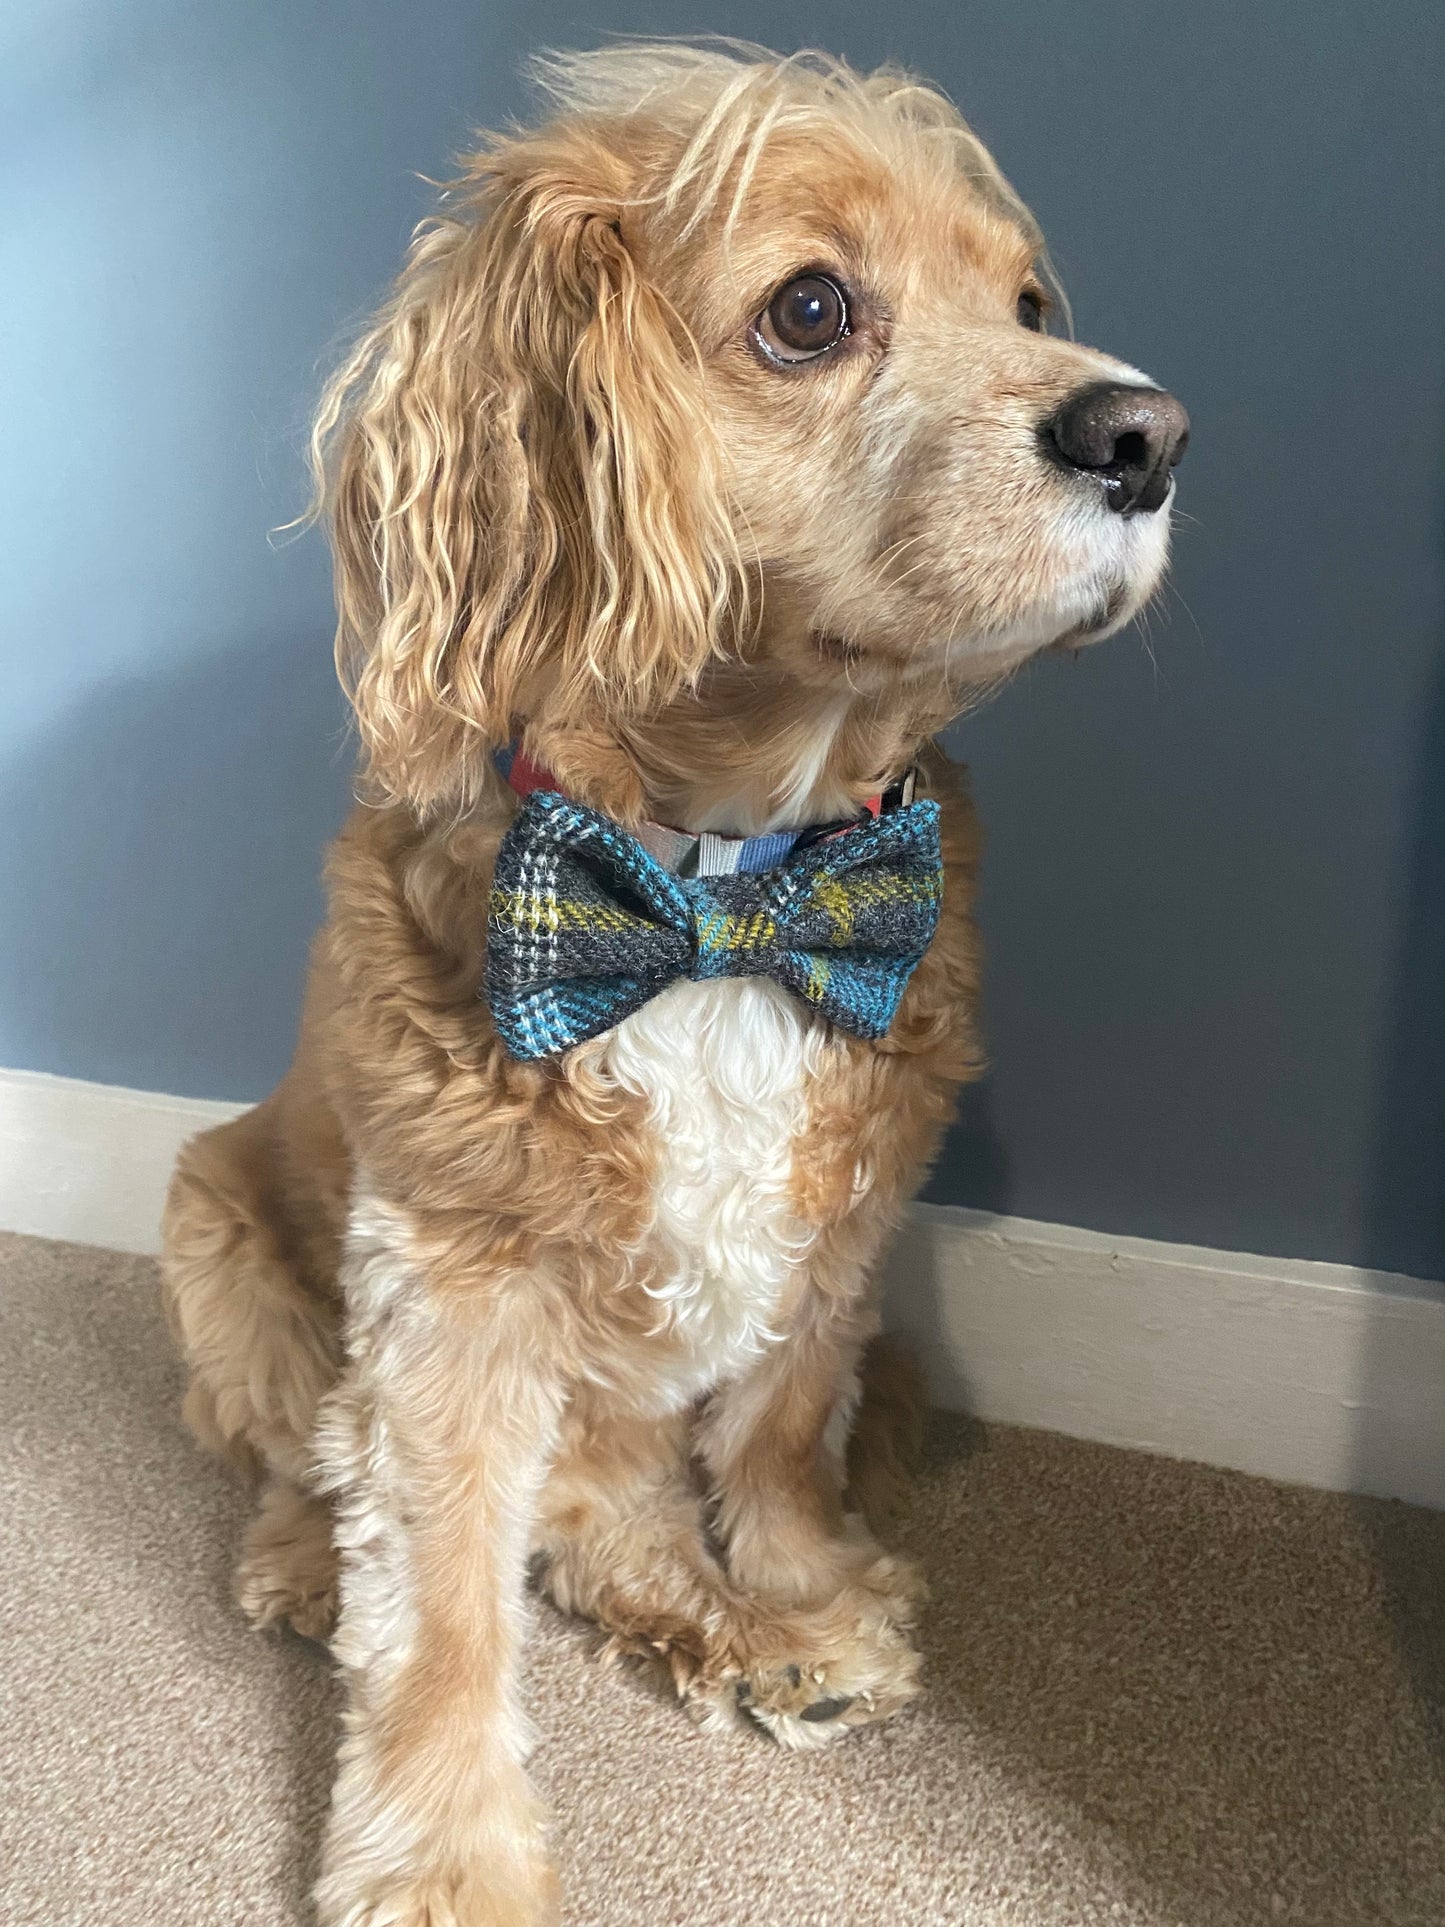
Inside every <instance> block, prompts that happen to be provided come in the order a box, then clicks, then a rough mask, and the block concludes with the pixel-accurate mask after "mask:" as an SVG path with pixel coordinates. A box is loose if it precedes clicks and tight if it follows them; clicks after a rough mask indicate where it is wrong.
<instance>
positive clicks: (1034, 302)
mask: <svg viewBox="0 0 1445 1927" xmlns="http://www.w3.org/2000/svg"><path fill="white" fill-rule="evenodd" d="M1018 317H1019V326H1020V327H1021V328H1027V329H1028V330H1029V332H1030V334H1036V335H1041V334H1042V333H1043V331H1044V297H1043V296H1042V295H1041V294H1038V293H1037V292H1036V291H1035V290H1034V289H1033V288H1025V289H1024V291H1023V293H1022V294H1021V295H1020V296H1019V305H1018Z"/></svg>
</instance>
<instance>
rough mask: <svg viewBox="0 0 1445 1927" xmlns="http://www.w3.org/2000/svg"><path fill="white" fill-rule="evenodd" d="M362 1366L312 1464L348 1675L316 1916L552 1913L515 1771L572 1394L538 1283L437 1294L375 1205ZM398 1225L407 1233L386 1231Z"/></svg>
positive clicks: (359, 1292) (362, 1306)
mask: <svg viewBox="0 0 1445 1927" xmlns="http://www.w3.org/2000/svg"><path fill="white" fill-rule="evenodd" d="M369 1209H370V1227H369V1230H368V1231H367V1234H366V1238H365V1241H364V1243H359V1245H358V1246H354V1248H353V1253H352V1258H351V1261H350V1262H349V1264H348V1295H349V1300H350V1305H351V1310H352V1318H351V1324H350V1329H349V1338H350V1351H351V1365H350V1368H349V1370H348V1372H347V1374H346V1376H345V1377H344V1378H343V1380H342V1383H341V1385H340V1386H339V1387H338V1388H337V1390H336V1392H335V1393H333V1394H332V1396H331V1397H330V1398H329V1399H328V1401H327V1403H326V1405H325V1407H324V1408H323V1411H322V1414H321V1418H320V1422H319V1424H318V1427H317V1436H316V1449H317V1462H318V1466H319V1469H320V1475H321V1478H322V1481H323V1483H324V1484H325V1485H326V1486H327V1487H328V1489H329V1490H330V1491H331V1492H332V1494H333V1498H334V1502H335V1506H336V1537H337V1543H338V1545H339V1547H340V1550H341V1615H340V1621H339V1624H338V1628H337V1633H336V1639H335V1642H334V1651H335V1653H336V1656H337V1658H338V1660H339V1661H340V1662H341V1665H342V1668H343V1670H344V1673H345V1676H346V1682H347V1691H348V1705H347V1711H346V1716H345V1732H344V1737H343V1740H342V1743H341V1752H340V1766H339V1772H338V1777H337V1782H336V1789H335V1794H334V1798H333V1803H332V1811H331V1820H330V1824H329V1827H328V1831H327V1839H326V1846H325V1852H324V1856H323V1868H322V1877H321V1880H320V1883H319V1885H318V1887H317V1893H316V1901H317V1910H318V1916H319V1919H320V1921H321V1923H322V1927H439V1923H444V1924H445V1927H552V1923H554V1922H555V1921H556V1919H557V1894H556V1883H555V1879H554V1876H553V1875H552V1873H551V1871H550V1868H549V1866H548V1863H547V1859H546V1853H545V1846H544V1840H543V1823H542V1814H541V1810H540V1807H539V1805H538V1803H537V1801H536V1800H535V1798H534V1796H533V1794H532V1792H531V1790H530V1788H529V1787H528V1784H527V1781H526V1777H525V1774H524V1771H523V1760H524V1757H525V1753H526V1750H527V1743H528V1741H527V1732H526V1727H525V1723H524V1721H523V1718H522V1714H521V1711H520V1708H519V1706H518V1704H517V1687H516V1670H517V1669H516V1661H517V1648H518V1644H519V1639H520V1634H521V1628H522V1620H523V1613H524V1603H523V1584H524V1576H525V1566H526V1560H527V1553H528V1546H529V1542H530V1537H531V1529H532V1518H533V1514H534V1509H535V1504H536V1498H537V1493H538V1489H539V1487H540V1485H541V1482H542V1480H543V1478H544V1476H545V1473H546V1468H547V1464H548V1461H549V1459H550V1456H551V1452H552V1449H553V1444H554V1440H555V1434H556V1427H557V1417H558V1412H559V1409H560V1406H561V1395H560V1388H559V1387H558V1386H557V1384H556V1383H555V1382H552V1381H549V1378H548V1376H547V1375H546V1373H545V1372H544V1370H543V1369H542V1367H541V1365H540V1362H539V1350H540V1344H541V1334H540V1332H539V1331H538V1329H537V1323H536V1311H535V1305H534V1304H529V1302H528V1297H527V1294H525V1293H520V1294H512V1295H510V1296H509V1295H507V1293H506V1291H505V1287H502V1288H492V1289H490V1290H488V1289H487V1288H486V1287H485V1286H483V1287H480V1288H479V1289H480V1290H482V1291H485V1293H486V1298H485V1302H484V1303H482V1304H480V1305H474V1304H472V1303H469V1302H467V1301H466V1300H465V1299H463V1298H461V1297H460V1296H458V1295H457V1287H456V1285H455V1281H449V1283H450V1285H451V1293H452V1295H451V1296H450V1297H449V1299H447V1300H444V1299H443V1297H442V1295H441V1293H440V1292H439V1291H437V1290H436V1289H434V1287H433V1285H432V1284H431V1283H429V1282H428V1278H427V1276H426V1275H425V1273H424V1272H423V1271H420V1270H419V1269H418V1267H417V1265H416V1262H415V1260H414V1259H413V1258H412V1257H411V1256H410V1255H409V1254H408V1251H407V1249H406V1238H405V1234H404V1231H403V1232H402V1233H401V1234H400V1235H398V1236H396V1237H391V1236H388V1235H386V1233H385V1231H384V1228H382V1227H381V1225H380V1219H381V1217H382V1216H384V1215H386V1214H382V1213H380V1212H379V1210H378V1209H377V1208H376V1207H370V1208H369ZM393 1228H395V1227H393Z"/></svg>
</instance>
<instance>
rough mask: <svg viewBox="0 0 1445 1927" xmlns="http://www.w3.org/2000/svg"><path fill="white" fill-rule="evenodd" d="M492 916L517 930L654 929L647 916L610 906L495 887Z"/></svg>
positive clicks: (492, 895) (492, 898)
mask: <svg viewBox="0 0 1445 1927" xmlns="http://www.w3.org/2000/svg"><path fill="white" fill-rule="evenodd" d="M490 904H491V913H492V915H493V916H494V917H496V918H498V919H499V920H500V921H501V922H502V923H508V924H511V925H512V926H513V928H514V929H517V930H530V931H534V932H537V931H543V930H545V931H548V932H554V931H559V930H593V931H607V932H614V931H618V930H650V929H652V928H653V926H652V925H651V924H650V923H649V922H648V921H647V920H646V918H644V917H634V916H631V915H629V913H628V912H627V911H626V910H619V909H618V908H617V907H616V906H615V905H614V904H610V903H574V902H572V901H570V900H569V899H568V898H566V897H554V896H548V895H544V894H543V893H542V892H541V891H539V890H503V889H500V888H494V889H493V891H492V894H491V899H490Z"/></svg>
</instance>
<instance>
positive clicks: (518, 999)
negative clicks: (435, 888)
mask: <svg viewBox="0 0 1445 1927" xmlns="http://www.w3.org/2000/svg"><path fill="white" fill-rule="evenodd" d="M942 895H943V859H942V856H941V854H940V851H939V842H938V805H937V804H936V803H933V802H927V801H925V802H918V803H909V804H906V805H905V806H904V807H902V808H899V809H894V810H891V811H888V812H886V813H885V814H883V815H881V816H879V817H878V818H877V819H876V820H875V819H874V818H872V817H867V818H864V819H863V820H861V821H860V822H859V823H857V824H855V825H853V826H851V827H849V828H846V829H843V830H839V831H836V832H834V833H832V834H829V835H824V836H822V837H820V838H817V839H816V840H812V841H808V840H806V839H805V840H803V841H802V842H800V843H798V844H797V845H795V846H794V848H793V851H792V853H791V855H789V856H788V857H787V858H786V860H785V861H783V862H781V863H780V864H779V865H778V866H777V867H776V868H773V869H767V870H762V871H760V872H757V873H752V874H747V873H739V874H733V875H716V876H703V877H692V878H687V879H684V878H681V877H677V876H674V875H672V874H671V873H670V872H669V871H668V870H666V869H664V868H663V866H662V864H661V863H659V862H658V860H657V858H656V857H654V856H653V855H652V854H651V853H650V852H649V851H648V850H647V849H646V848H645V847H644V846H643V844H642V843H641V842H640V841H639V840H638V838H637V837H635V836H632V835H630V834H629V833H628V831H626V830H624V829H623V828H622V827H621V825H620V824H617V823H614V822H613V821H612V819H611V818H610V817H606V816H603V815H601V814H600V813H599V812H598V811H596V810H591V809H588V808H587V807H586V806H585V805H584V804H581V803H574V802H571V801H569V800H568V799H567V798H566V797H564V796H561V795H559V794H558V793H557V792H556V791H555V790H534V791H533V792H532V793H531V794H530V795H528V796H527V797H526V799H525V801H524V802H523V803H522V806H521V808H520V809H519V810H518V811H517V814H516V816H515V817H514V818H513V821H512V824H511V827H510V828H509V829H508V831H507V833H506V835H505V836H504V837H503V838H502V843H501V847H500V849H499V850H498V852H497V863H496V870H495V873H494V876H493V882H492V895H491V904H490V915H489V919H488V938H487V975H486V996H487V1001H488V1003H489V1004H490V1005H491V1008H492V1015H493V1018H494V1019H495V1021H496V1025H497V1030H498V1032H499V1033H500V1035H501V1038H502V1041H503V1043H504V1044H505V1045H506V1046H507V1049H508V1050H509V1051H510V1052H511V1054H512V1056H513V1057H519V1058H524V1059H526V1058H538V1057H551V1056H554V1055H556V1054H557V1053H558V1052H560V1051H565V1050H569V1049H570V1048H571V1047H572V1045H574V1044H580V1043H582V1042H583V1041H584V1040H585V1039H587V1038H589V1037H596V1036H597V1035H598V1034H599V1033H600V1032H602V1031H604V1030H610V1029H611V1028H612V1026H613V1025H614V1024H620V1023H621V1022H622V1021H623V1019H624V1018H626V1017H630V1016H631V1015H632V1013H633V1012H634V1011H635V1010H640V1009H641V1007H642V1006H643V1005H644V1004H645V1003H647V1002H648V1001H649V1000H650V999H651V998H653V997H655V996H657V994H658V993H659V991H662V990H665V989H666V988H667V986H668V985H669V984H671V983H675V982H677V981H678V980H679V979H688V980H691V981H693V982H699V981H703V980H705V979H708V978H713V977H759V976H765V977H771V978H772V979H773V980H774V981H775V982H776V983H779V984H781V985H782V986H783V987H784V989H786V990H789V991H791V992H792V994H793V995H794V996H795V997H797V998H799V999H800V1001H801V1002H802V1003H804V1004H805V1005H806V1006H807V1007H808V1008H809V1009H810V1010H813V1011H816V1012H817V1013H818V1014H819V1015H820V1016H822V1017H826V1018H827V1019H828V1020H829V1021H830V1022H832V1023H835V1024H838V1025H840V1026H841V1027H842V1028H843V1029H844V1030H848V1031H851V1032H852V1033H853V1034H854V1035H855V1036H857V1037H869V1038H876V1037H882V1036H884V1035H885V1034H886V1032H887V1030H888V1027H889V1025H890V1024H891V1023H892V1021H893V1016H894V1013H895V1011H896V1010H897V1009H898V1005H899V1001H900V1000H901V998H902V996H903V992H904V990H905V989H906V988H907V985H908V979H909V978H910V976H912V974H913V971H914V968H915V966H916V965H917V964H918V962H919V959H920V958H921V957H922V956H923V953H924V951H925V950H927V948H928V945H929V943H930V941H931V940H932V937H933V933H934V930H935V929H936V927H937V924H938V910H939V904H940V901H941V899H942Z"/></svg>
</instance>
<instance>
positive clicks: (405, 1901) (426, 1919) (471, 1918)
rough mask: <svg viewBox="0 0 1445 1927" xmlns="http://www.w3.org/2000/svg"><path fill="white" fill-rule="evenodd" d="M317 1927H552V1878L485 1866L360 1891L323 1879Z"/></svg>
mask: <svg viewBox="0 0 1445 1927" xmlns="http://www.w3.org/2000/svg"><path fill="white" fill-rule="evenodd" d="M316 1915H317V1919H318V1921H319V1922H320V1927H558V1923H559V1922H560V1920H561V1918H562V1904H561V1893H560V1889H559V1887H558V1883H557V1876H556V1874H555V1873H553V1871H552V1870H551V1868H550V1867H546V1866H540V1867H534V1868H531V1869H529V1870H528V1871H527V1872H525V1873H518V1872H516V1871H501V1872H499V1871H498V1870H496V1869H491V1868H486V1867H465V1868H456V1869H452V1870H446V1871H436V1870H434V1871H431V1872H427V1873H422V1874H417V1875H414V1876H412V1877H409V1878H402V1877H394V1876H390V1877H381V1878H372V1879H369V1880H367V1881H365V1882H364V1883H362V1886H361V1888H360V1890H358V1889H357V1888H355V1887H353V1886H352V1884H351V1883H350V1882H349V1881H347V1880H346V1879H345V1877H344V1876H338V1874H336V1873H334V1872H333V1873H331V1874H328V1875H327V1877H326V1878H325V1879H324V1880H323V1881H322V1883H321V1885H320V1887H319V1888H318V1889H317V1892H316Z"/></svg>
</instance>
